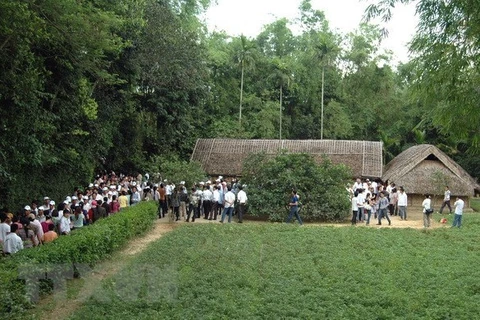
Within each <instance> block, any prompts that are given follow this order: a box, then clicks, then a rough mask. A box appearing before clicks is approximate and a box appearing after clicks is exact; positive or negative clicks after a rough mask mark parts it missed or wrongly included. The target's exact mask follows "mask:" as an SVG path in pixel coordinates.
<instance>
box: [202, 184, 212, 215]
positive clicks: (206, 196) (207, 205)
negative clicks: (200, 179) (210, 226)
mask: <svg viewBox="0 0 480 320" xmlns="http://www.w3.org/2000/svg"><path fill="white" fill-rule="evenodd" d="M202 199H203V214H204V217H203V218H204V219H208V218H209V216H210V211H211V210H212V200H213V192H212V191H210V185H209V184H207V185H206V186H205V188H204V189H203V195H202ZM210 220H211V219H210Z"/></svg>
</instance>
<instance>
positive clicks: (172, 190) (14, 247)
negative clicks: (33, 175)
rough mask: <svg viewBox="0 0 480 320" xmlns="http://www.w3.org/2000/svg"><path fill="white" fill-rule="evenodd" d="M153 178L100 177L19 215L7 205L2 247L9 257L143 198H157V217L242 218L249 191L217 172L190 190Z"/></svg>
mask: <svg viewBox="0 0 480 320" xmlns="http://www.w3.org/2000/svg"><path fill="white" fill-rule="evenodd" d="M154 181H155V179H150V176H149V174H148V173H147V174H145V176H142V175H141V174H139V175H137V176H136V177H134V176H127V175H123V174H120V175H116V174H115V173H114V172H111V173H110V174H102V175H98V176H97V177H96V179H95V181H94V182H92V183H90V184H89V185H88V186H87V187H85V188H84V189H83V190H82V189H80V188H79V189H77V190H75V191H74V192H73V194H72V195H68V196H66V197H65V199H64V200H63V201H61V202H60V203H58V204H57V202H56V201H55V200H53V199H50V198H49V197H48V196H45V197H44V198H43V202H41V201H38V200H33V201H32V202H31V203H30V204H27V205H25V206H24V207H23V208H22V209H21V210H18V211H17V212H16V213H11V212H9V210H8V209H4V210H3V211H2V212H0V250H3V254H4V255H10V254H14V253H16V252H18V251H19V250H22V249H25V248H31V247H36V246H39V245H42V244H44V243H48V242H51V241H55V239H57V238H58V237H59V236H62V235H68V234H70V233H71V232H72V230H74V229H80V228H82V227H84V226H87V225H89V224H93V223H95V222H96V221H98V220H99V219H102V218H106V217H108V216H111V215H114V214H117V213H118V212H120V211H121V210H122V209H123V208H126V207H128V206H134V205H136V204H137V203H139V202H140V201H156V202H157V203H158V217H159V218H164V217H166V216H167V215H168V214H169V213H170V214H173V215H174V216H175V217H176V219H175V220H176V221H178V220H181V219H183V220H185V221H186V222H190V221H192V222H194V221H195V219H199V218H201V217H203V218H204V219H208V220H217V218H218V217H220V222H222V223H223V222H224V220H225V218H226V217H227V216H228V222H231V221H232V216H233V214H234V212H235V214H236V215H237V216H238V222H239V223H242V222H243V216H244V214H245V210H246V204H247V194H246V192H245V190H244V186H242V185H241V184H240V183H239V181H236V180H235V179H232V181H230V182H227V181H225V180H224V179H223V177H222V176H219V177H218V178H217V179H216V180H215V181H214V182H213V183H212V181H210V180H208V181H206V182H199V183H198V184H195V185H193V186H192V187H191V188H190V190H189V191H188V190H187V187H186V186H185V182H184V181H180V182H179V183H178V185H177V186H176V185H175V184H173V183H172V182H169V181H168V180H167V179H165V180H163V181H161V182H160V181H158V182H154ZM234 210H235V211H234Z"/></svg>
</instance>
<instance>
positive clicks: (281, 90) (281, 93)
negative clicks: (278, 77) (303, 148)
mask: <svg viewBox="0 0 480 320" xmlns="http://www.w3.org/2000/svg"><path fill="white" fill-rule="evenodd" d="M282 88H283V86H282V85H280V140H282V100H283V89H282Z"/></svg>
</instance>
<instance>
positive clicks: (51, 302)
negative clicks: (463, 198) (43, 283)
mask: <svg viewBox="0 0 480 320" xmlns="http://www.w3.org/2000/svg"><path fill="white" fill-rule="evenodd" d="M408 214H409V218H408V220H407V221H402V220H401V219H400V218H399V217H398V216H393V217H391V219H392V225H391V226H388V224H387V223H386V220H383V221H384V222H382V225H381V226H378V225H376V223H377V220H375V219H374V218H373V216H372V217H371V219H372V220H371V222H370V225H369V226H366V225H365V223H358V224H357V227H369V228H415V229H421V228H423V220H422V219H423V217H422V212H421V210H420V209H414V208H412V210H410V211H409V212H408ZM434 217H435V219H432V228H439V227H440V228H441V227H447V226H449V224H451V219H452V217H451V216H448V215H447V216H446V217H447V219H448V220H449V221H448V222H447V224H441V223H440V222H439V221H436V220H439V219H438V218H439V216H438V215H437V216H434ZM184 223H186V222H184V221H178V222H174V223H171V222H169V221H168V218H163V219H159V220H157V221H156V222H155V224H154V227H153V229H152V230H150V231H148V232H147V233H146V234H145V235H143V236H141V237H139V238H135V239H133V240H130V241H129V242H128V244H127V245H126V246H125V248H124V249H122V250H120V251H118V252H116V253H114V254H113V255H112V257H111V258H109V259H108V260H106V261H103V262H101V263H99V264H97V265H96V266H95V268H94V269H93V270H92V271H91V272H90V273H89V274H88V275H87V276H84V277H82V278H80V279H73V280H69V281H68V284H67V290H61V292H59V293H55V294H52V295H49V296H48V297H46V298H44V299H42V300H41V301H40V302H39V303H38V304H37V306H36V307H35V309H34V318H35V319H45V320H50V319H51V318H52V315H54V316H55V318H56V320H62V319H67V318H68V317H70V316H71V315H72V314H73V313H74V312H75V311H76V310H77V309H78V308H79V307H80V306H81V305H82V304H83V303H84V302H86V301H87V299H88V298H89V297H90V296H91V295H92V294H93V293H94V292H95V290H97V288H99V286H101V283H102V280H104V279H106V278H108V277H110V276H112V275H114V274H115V273H117V272H119V271H120V270H121V269H122V268H123V267H124V266H126V265H127V264H128V262H129V261H131V259H133V258H134V257H135V256H136V255H137V254H139V253H140V252H142V251H143V250H145V248H146V247H147V246H148V245H149V244H150V243H151V242H154V241H156V240H158V239H159V238H161V237H162V236H163V235H164V234H166V233H167V232H170V231H172V230H174V229H175V228H176V227H178V226H180V225H182V224H184ZM197 223H219V222H218V221H209V220H205V219H203V218H201V219H197V220H195V224H197ZM245 223H246V224H250V223H267V222H261V221H245ZM325 225H332V226H338V227H342V226H350V224H349V223H337V224H320V223H307V224H306V226H307V227H316V226H325Z"/></svg>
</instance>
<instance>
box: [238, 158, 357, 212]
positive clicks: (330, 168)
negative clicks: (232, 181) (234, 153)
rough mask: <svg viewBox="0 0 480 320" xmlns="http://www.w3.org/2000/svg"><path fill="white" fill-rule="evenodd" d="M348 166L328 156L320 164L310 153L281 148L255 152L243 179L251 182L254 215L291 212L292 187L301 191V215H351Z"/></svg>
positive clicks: (245, 182) (243, 174) (245, 164)
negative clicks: (273, 151) (269, 152)
mask: <svg viewBox="0 0 480 320" xmlns="http://www.w3.org/2000/svg"><path fill="white" fill-rule="evenodd" d="M349 178H350V175H349V172H348V170H347V168H346V167H344V166H336V165H333V164H332V163H331V162H330V161H329V160H328V159H327V158H324V159H322V162H321V163H320V164H317V163H316V162H315V160H314V158H313V157H312V156H311V155H308V154H287V153H282V152H280V153H279V154H277V155H276V156H275V157H273V158H272V157H271V156H267V155H266V154H252V155H251V156H249V157H248V158H247V160H246V161H245V163H244V168H243V171H242V183H244V184H247V185H248V197H249V203H250V205H249V210H250V213H251V214H253V215H258V216H268V217H269V219H270V220H273V221H282V220H284V219H285V218H286V215H287V213H288V210H287V209H288V207H287V204H288V203H289V200H290V197H291V192H292V189H295V190H297V191H298V194H299V195H300V202H301V203H302V211H301V215H302V217H303V218H305V219H307V220H323V221H324V220H342V219H344V218H345V217H346V216H348V215H349V203H348V197H347V193H346V190H345V185H346V184H347V182H348V181H349Z"/></svg>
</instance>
